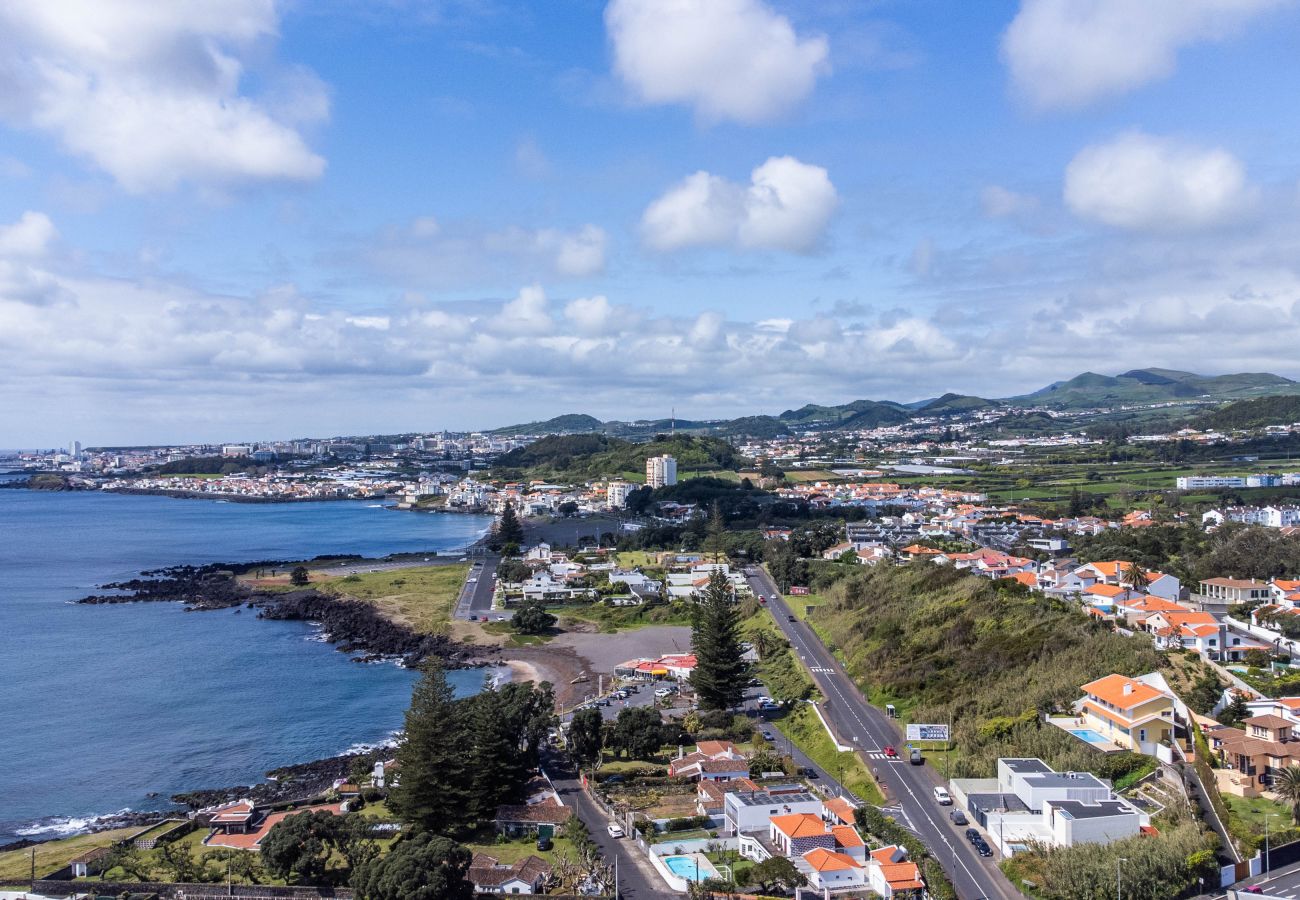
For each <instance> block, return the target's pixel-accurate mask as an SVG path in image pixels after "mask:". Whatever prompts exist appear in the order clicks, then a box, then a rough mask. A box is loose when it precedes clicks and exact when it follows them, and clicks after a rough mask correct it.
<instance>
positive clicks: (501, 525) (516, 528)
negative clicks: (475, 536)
mask: <svg viewBox="0 0 1300 900" xmlns="http://www.w3.org/2000/svg"><path fill="white" fill-rule="evenodd" d="M493 540H494V542H495V543H496V544H498V545H499V546H502V547H505V546H509V545H511V544H514V545H515V546H516V547H518V546H520V545H522V544H523V542H524V526H523V525H522V524H520V522H519V516H518V515H516V514H515V507H514V504H512V503H511V502H510V501H509V500H507V501H506V505H505V508H504V509H502V510H501V518H500V520H499V521H498V522H497V527H496V533H495V534H494V535H493Z"/></svg>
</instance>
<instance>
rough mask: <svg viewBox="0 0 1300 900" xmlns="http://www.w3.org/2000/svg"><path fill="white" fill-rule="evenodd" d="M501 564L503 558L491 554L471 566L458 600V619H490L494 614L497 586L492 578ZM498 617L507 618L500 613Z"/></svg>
mask: <svg viewBox="0 0 1300 900" xmlns="http://www.w3.org/2000/svg"><path fill="white" fill-rule="evenodd" d="M500 562H501V557H499V556H495V555H491V554H489V555H487V556H484V557H483V558H482V559H480V560H476V561H475V562H474V564H473V565H472V566H470V570H469V575H468V577H467V578H466V579H465V583H464V584H463V585H462V586H461V589H460V597H459V598H457V600H456V618H457V619H468V618H469V617H470V616H477V617H478V618H479V619H481V620H487V619H488V617H489V615H490V614H491V612H492V591H493V588H494V586H495V581H494V580H493V577H492V576H493V575H495V574H496V571H497V564H498V563H500ZM498 617H499V618H505V617H506V615H505V614H504V613H500V614H498Z"/></svg>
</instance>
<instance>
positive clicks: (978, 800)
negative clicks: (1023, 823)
mask: <svg viewBox="0 0 1300 900" xmlns="http://www.w3.org/2000/svg"><path fill="white" fill-rule="evenodd" d="M966 801H967V803H968V804H969V805H970V806H971V808H972V809H982V810H984V811H985V812H992V811H993V810H1003V811H1005V812H1033V810H1031V809H1030V808H1029V807H1028V806H1026V805H1025V803H1024V801H1022V800H1021V799H1020V798H1019V797H1017V796H1016V795H1015V794H1012V793H1010V792H1008V793H1005V794H967V795H966Z"/></svg>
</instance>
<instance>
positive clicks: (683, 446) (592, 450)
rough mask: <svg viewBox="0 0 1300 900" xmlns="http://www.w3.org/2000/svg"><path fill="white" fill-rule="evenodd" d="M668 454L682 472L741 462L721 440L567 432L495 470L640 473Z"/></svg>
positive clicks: (558, 474) (520, 450)
mask: <svg viewBox="0 0 1300 900" xmlns="http://www.w3.org/2000/svg"><path fill="white" fill-rule="evenodd" d="M664 454H667V455H669V456H673V457H675V458H676V459H677V469H678V471H679V472H685V471H689V470H696V471H714V470H727V471H732V472H734V471H736V470H737V469H739V468H740V465H741V462H742V460H741V457H740V456H739V455H737V453H736V451H735V449H734V448H733V447H732V446H731V445H730V444H729V443H727V442H726V441H724V440H720V439H718V438H710V437H696V436H692V435H686V434H678V435H663V434H661V435H658V436H657V437H655V438H654V440H651V441H647V442H645V443H639V444H637V443H632V442H631V441H625V440H622V439H620V438H614V437H607V436H606V435H603V434H568V435H552V436H551V437H544V438H542V439H540V440H538V441H534V442H533V443H531V444H529V445H528V446H526V447H517V448H516V449H514V450H511V451H510V452H509V453H505V454H503V455H502V456H500V457H498V458H497V460H496V463H495V465H494V467H493V472H494V474H496V475H498V476H499V477H501V478H506V479H513V478H516V477H521V476H524V475H527V476H528V477H536V478H561V479H580V478H599V477H602V476H610V475H620V474H622V473H628V474H629V476H631V475H633V474H634V473H635V474H637V475H638V477H639V474H640V473H644V472H645V461H646V460H647V459H648V458H649V457H651V456H663V455H664ZM634 480H635V479H634Z"/></svg>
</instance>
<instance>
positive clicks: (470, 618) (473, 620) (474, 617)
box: [469, 616, 478, 622]
mask: <svg viewBox="0 0 1300 900" xmlns="http://www.w3.org/2000/svg"><path fill="white" fill-rule="evenodd" d="M469 620H470V621H471V622H477V621H478V616H470V617H469Z"/></svg>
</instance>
